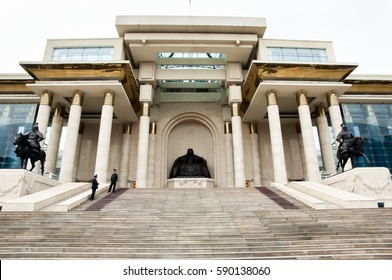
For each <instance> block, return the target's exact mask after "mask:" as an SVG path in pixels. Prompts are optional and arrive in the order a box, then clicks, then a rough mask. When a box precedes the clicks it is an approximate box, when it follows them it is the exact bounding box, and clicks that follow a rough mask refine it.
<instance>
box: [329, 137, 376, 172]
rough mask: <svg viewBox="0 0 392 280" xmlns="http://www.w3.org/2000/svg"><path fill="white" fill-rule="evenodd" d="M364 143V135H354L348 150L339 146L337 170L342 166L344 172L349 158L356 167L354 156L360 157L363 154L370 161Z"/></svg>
mask: <svg viewBox="0 0 392 280" xmlns="http://www.w3.org/2000/svg"><path fill="white" fill-rule="evenodd" d="M364 144H365V140H364V139H363V138H362V137H354V138H352V139H350V140H349V142H348V149H347V150H343V149H341V148H339V149H338V151H337V154H336V156H337V158H338V164H337V166H336V171H337V170H338V169H339V167H341V169H342V172H344V167H345V165H346V163H347V161H348V160H349V159H350V160H351V165H352V167H353V168H354V167H355V166H354V161H353V158H354V157H355V158H358V157H360V156H362V157H364V158H365V159H366V161H367V162H369V159H368V158H367V157H366V155H365V154H364V148H363V147H364Z"/></svg>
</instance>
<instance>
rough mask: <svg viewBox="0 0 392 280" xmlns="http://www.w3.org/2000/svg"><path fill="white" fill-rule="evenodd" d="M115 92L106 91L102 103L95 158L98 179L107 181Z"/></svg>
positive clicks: (103, 181)
mask: <svg viewBox="0 0 392 280" xmlns="http://www.w3.org/2000/svg"><path fill="white" fill-rule="evenodd" d="M113 104H114V93H113V92H112V91H110V90H108V91H106V92H105V95H104V103H103V105H102V112H101V122H100V125H99V135H98V147H97V158H96V160H95V173H96V174H97V175H98V181H99V182H102V183H106V181H107V177H108V165H109V152H110V138H111V137H112V123H113V112H114V107H113Z"/></svg>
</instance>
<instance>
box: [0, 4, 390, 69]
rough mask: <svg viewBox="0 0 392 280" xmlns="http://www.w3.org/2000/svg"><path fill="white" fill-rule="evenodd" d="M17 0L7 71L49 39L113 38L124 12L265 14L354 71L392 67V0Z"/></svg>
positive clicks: (5, 10) (287, 35) (9, 25)
mask: <svg viewBox="0 0 392 280" xmlns="http://www.w3.org/2000/svg"><path fill="white" fill-rule="evenodd" d="M189 2H190V0H166V1H162V0H110V1H104V0H95V1H89V0H84V1H83V0H67V1H58V0H34V1H31V0H16V1H6V0H4V1H2V3H1V9H0V36H1V43H2V44H1V49H0V50H1V51H0V73H24V71H23V69H22V68H21V67H20V66H19V62H20V61H40V60H42V57H43V53H44V49H45V45H46V40H47V39H65V38H112V37H118V36H117V32H116V28H115V18H116V16H117V15H190V14H191V15H193V16H241V17H244V16H249V17H264V18H266V21H267V31H266V33H265V36H264V37H265V38H273V39H295V40H323V41H324V40H325V41H332V42H333V45H334V49H335V55H336V59H337V61H338V62H343V63H344V62H349V63H358V64H359V67H358V68H357V69H356V70H355V71H354V73H355V74H388V75H392V38H391V35H390V34H391V33H390V31H389V29H390V28H391V27H392V1H390V0H373V1H360V0H329V1H319V0H296V1H292V0H273V1H272V0H239V1H221V0H191V5H189Z"/></svg>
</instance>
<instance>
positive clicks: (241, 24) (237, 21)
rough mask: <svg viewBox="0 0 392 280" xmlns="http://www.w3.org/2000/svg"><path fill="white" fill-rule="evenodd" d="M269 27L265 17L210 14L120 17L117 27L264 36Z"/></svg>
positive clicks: (121, 33)
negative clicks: (217, 15)
mask: <svg viewBox="0 0 392 280" xmlns="http://www.w3.org/2000/svg"><path fill="white" fill-rule="evenodd" d="M266 28H267V25H266V20H265V18H263V17H208V16H117V17H116V29H117V32H118V35H119V36H120V37H123V36H124V35H125V34H126V33H140V32H145V33H226V34H228V33H230V34H257V36H258V37H259V38H262V37H263V36H264V33H265V30H266Z"/></svg>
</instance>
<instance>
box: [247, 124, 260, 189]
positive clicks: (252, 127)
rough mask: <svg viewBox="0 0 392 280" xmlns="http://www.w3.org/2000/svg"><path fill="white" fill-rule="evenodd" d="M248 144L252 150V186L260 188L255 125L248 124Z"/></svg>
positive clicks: (257, 139) (257, 136) (257, 140)
mask: <svg viewBox="0 0 392 280" xmlns="http://www.w3.org/2000/svg"><path fill="white" fill-rule="evenodd" d="M249 133H250V144H251V149H252V169H253V183H254V186H256V187H260V186H261V160H260V150H259V135H258V133H257V123H256V122H251V123H249Z"/></svg>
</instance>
